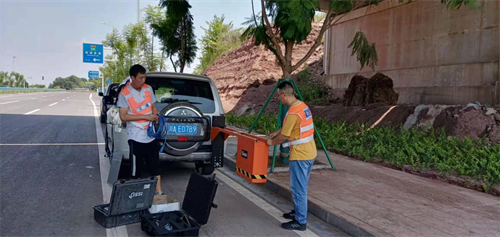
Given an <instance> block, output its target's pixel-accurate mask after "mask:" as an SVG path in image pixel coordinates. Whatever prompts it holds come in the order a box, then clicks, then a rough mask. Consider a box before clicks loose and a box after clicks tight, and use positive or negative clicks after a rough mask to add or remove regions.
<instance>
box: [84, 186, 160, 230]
mask: <svg viewBox="0 0 500 237" xmlns="http://www.w3.org/2000/svg"><path fill="white" fill-rule="evenodd" d="M157 182H158V179H157V178H156V177H150V178H148V179H137V180H127V181H123V180H119V181H116V182H115V183H114V184H113V191H112V193H111V199H110V203H109V204H102V205H97V206H94V220H95V221H96V222H97V223H99V224H101V225H102V226H104V227H106V228H113V227H117V226H121V225H128V224H133V223H137V222H140V221H141V216H142V215H143V214H145V213H146V212H147V209H148V208H150V207H151V205H152V204H153V197H154V195H155V188H156V183H157Z"/></svg>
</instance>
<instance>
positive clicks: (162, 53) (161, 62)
mask: <svg viewBox="0 0 500 237" xmlns="http://www.w3.org/2000/svg"><path fill="white" fill-rule="evenodd" d="M164 53H165V51H163V50H162V51H161V60H160V72H161V71H162V70H163V60H165V57H164Z"/></svg>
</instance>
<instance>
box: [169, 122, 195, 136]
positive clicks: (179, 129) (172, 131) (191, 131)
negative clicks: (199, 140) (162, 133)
mask: <svg viewBox="0 0 500 237" xmlns="http://www.w3.org/2000/svg"><path fill="white" fill-rule="evenodd" d="M167 133H168V135H197V134H198V125H196V124H168V131H167Z"/></svg>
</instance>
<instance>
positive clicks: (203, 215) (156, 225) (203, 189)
mask: <svg viewBox="0 0 500 237" xmlns="http://www.w3.org/2000/svg"><path fill="white" fill-rule="evenodd" d="M217 186H218V182H217V181H216V180H215V174H214V175H213V176H212V177H205V176H202V175H200V174H198V173H193V174H191V177H190V178H189V183H188V186H187V189H186V193H185V195H184V201H183V202H182V210H181V211H173V212H165V213H156V214H145V215H143V216H142V218H141V229H142V230H143V231H145V232H146V233H147V234H148V235H149V236H198V234H199V230H200V227H201V225H204V224H206V223H207V222H208V218H209V216H210V210H211V209H212V207H214V208H217V205H215V204H214V203H213V202H214V198H215V194H216V192H217Z"/></svg>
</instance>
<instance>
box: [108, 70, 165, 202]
mask: <svg viewBox="0 0 500 237" xmlns="http://www.w3.org/2000/svg"><path fill="white" fill-rule="evenodd" d="M129 74H130V82H129V83H127V84H126V85H125V87H123V89H122V90H121V92H120V95H119V96H118V101H117V105H118V107H119V110H120V119H121V120H122V121H124V122H127V134H128V139H129V140H128V143H129V146H130V150H131V151H132V153H133V155H132V157H130V163H131V169H132V170H131V171H132V178H140V177H141V174H142V173H143V171H144V169H145V168H147V169H149V171H150V173H151V174H152V175H154V176H157V177H158V183H157V185H156V194H163V192H162V189H161V176H160V155H159V147H158V141H156V139H155V138H151V137H149V136H148V133H147V129H148V127H149V122H150V121H158V109H157V108H156V106H155V105H154V102H155V101H156V98H155V95H154V92H153V89H152V88H151V86H149V85H147V84H145V81H146V69H145V68H144V67H143V66H141V65H139V64H136V65H134V66H132V67H131V68H130V72H129ZM144 163H146V166H144Z"/></svg>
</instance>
